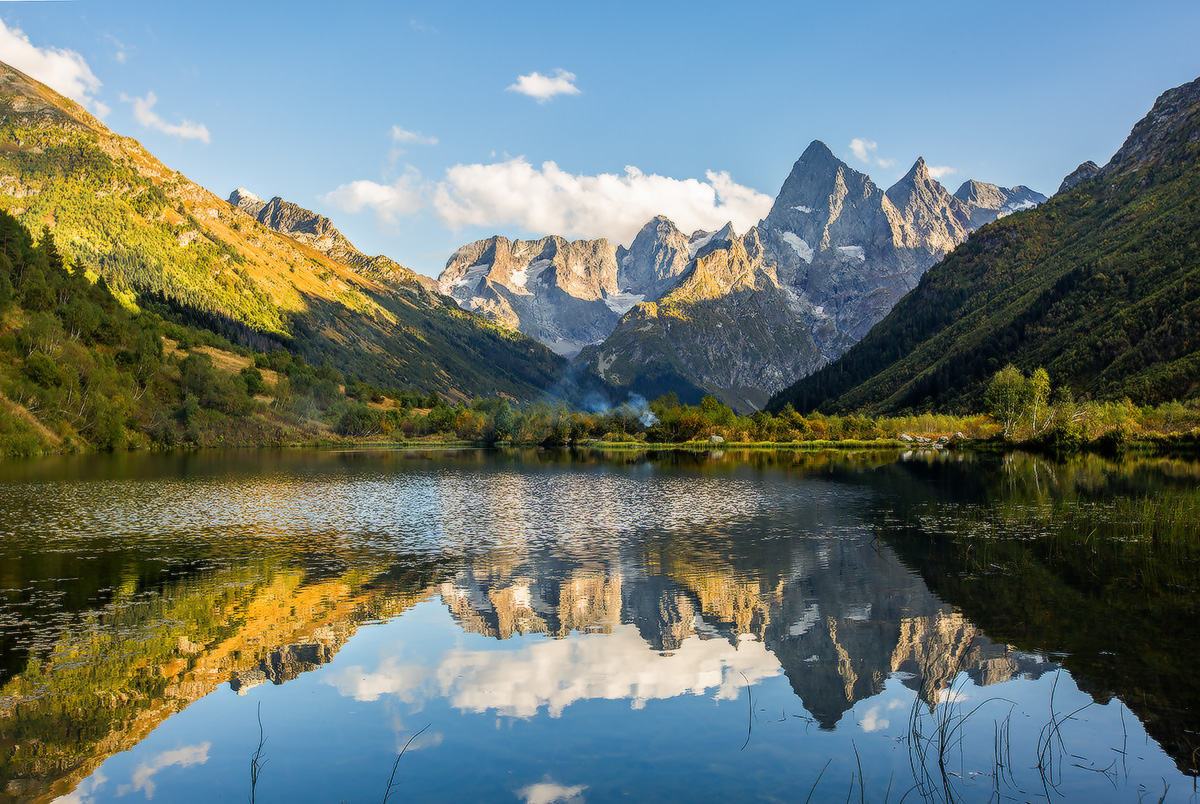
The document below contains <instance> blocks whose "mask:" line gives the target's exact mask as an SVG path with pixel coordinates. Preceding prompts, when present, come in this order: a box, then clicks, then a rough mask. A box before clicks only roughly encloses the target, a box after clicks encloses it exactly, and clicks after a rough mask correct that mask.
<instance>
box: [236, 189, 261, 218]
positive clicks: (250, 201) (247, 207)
mask: <svg viewBox="0 0 1200 804" xmlns="http://www.w3.org/2000/svg"><path fill="white" fill-rule="evenodd" d="M229 203H230V204H231V205H232V206H235V207H237V208H238V209H240V210H242V211H243V212H245V213H246V214H248V215H249V216H250V217H252V218H257V217H258V213H259V212H261V211H262V208H263V207H265V206H266V205H267V202H265V201H263V200H262V199H261V198H259V197H258V196H256V195H255V194H254V193H252V192H250V191H249V190H247V189H246V188H245V187H239V188H237V189H236V190H234V191H233V192H232V193H230V194H229Z"/></svg>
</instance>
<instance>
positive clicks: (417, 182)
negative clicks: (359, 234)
mask: <svg viewBox="0 0 1200 804" xmlns="http://www.w3.org/2000/svg"><path fill="white" fill-rule="evenodd" d="M320 199H321V200H322V201H324V202H326V203H328V204H332V205H333V206H335V207H337V208H338V209H340V210H343V211H345V212H361V211H362V210H363V209H364V208H369V209H373V210H374V211H375V214H376V215H378V216H379V217H380V219H382V220H384V221H386V222H388V223H391V222H393V221H395V220H396V218H399V217H403V216H405V215H411V214H412V213H414V212H417V211H418V210H420V209H422V208H423V207H425V206H426V205H427V202H426V200H425V189H424V183H423V182H422V181H421V174H420V173H419V172H417V170H416V168H414V167H412V166H411V165H410V166H409V167H408V169H407V170H406V171H405V173H404V175H403V176H401V177H400V178H399V179H397V180H396V181H394V182H392V183H391V184H379V183H378V182H373V181H367V180H365V179H363V180H359V181H352V182H350V183H349V184H343V185H342V186H340V187H338V188H337V189H336V190H333V191H331V192H328V193H326V194H325V195H323V196H321V197H320Z"/></svg>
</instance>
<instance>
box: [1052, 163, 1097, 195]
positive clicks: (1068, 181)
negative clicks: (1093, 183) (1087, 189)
mask: <svg viewBox="0 0 1200 804" xmlns="http://www.w3.org/2000/svg"><path fill="white" fill-rule="evenodd" d="M1099 175H1100V166H1099V165H1097V164H1096V163H1095V162H1093V161H1092V160H1090V159H1089V160H1088V161H1086V162H1084V163H1083V164H1082V165H1080V166H1079V167H1077V168H1075V169H1074V170H1072V171H1071V173H1070V174H1069V175H1068V176H1067V177H1066V178H1065V179H1063V180H1062V184H1060V185H1058V190H1057V191H1056V193H1055V194H1056V195H1057V194H1058V193H1065V192H1066V191H1067V190H1070V189H1071V188H1072V187H1074V186H1075V185H1077V184H1081V183H1083V182H1085V181H1088V180H1089V179H1094V178H1096V177H1097V176H1099Z"/></svg>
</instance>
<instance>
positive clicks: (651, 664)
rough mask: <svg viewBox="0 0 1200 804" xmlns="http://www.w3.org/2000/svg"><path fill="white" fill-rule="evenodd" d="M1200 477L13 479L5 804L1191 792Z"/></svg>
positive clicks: (995, 464)
mask: <svg viewBox="0 0 1200 804" xmlns="http://www.w3.org/2000/svg"><path fill="white" fill-rule="evenodd" d="M1198 531H1200V465H1198V464H1196V463H1190V462H1184V461H1172V460H1160V459H1137V458H1129V459H1126V460H1124V461H1121V462H1114V461H1109V460H1105V459H1102V458H1099V457H1095V456H1085V457H1080V458H1076V459H1072V460H1069V461H1066V462H1054V461H1050V460H1047V459H1044V458H1038V457H1033V456H1028V455H1021V454H1014V455H1005V456H999V455H995V456H993V455H971V454H959V453H947V452H924V453H904V454H901V453H894V452H887V453H861V454H842V453H803V452H769V451H750V452H733V451H730V452H725V453H722V452H712V453H705V454H693V453H677V452H661V453H653V452H651V453H645V452H610V453H600V452H586V451H579V452H569V451H558V452H554V451H550V452H547V451H531V450H527V451H484V450H459V451H445V452H436V451H386V450H379V451H347V452H337V451H300V450H293V451H269V450H263V451H244V452H227V453H220V452H212V453H198V454H174V455H137V454H118V455H93V456H72V457H62V458H50V459H44V460H36V461H27V462H7V463H2V464H0V800H3V801H53V800H57V801H64V802H66V801H71V802H99V801H116V800H121V801H124V802H129V801H134V802H136V801H143V800H146V801H160V802H214V801H256V802H275V801H287V802H296V801H327V802H340V801H347V802H358V801H389V800H390V801H393V802H399V801H497V802H524V803H525V804H554V803H555V802H570V803H571V804H577V803H578V802H608V801H679V802H702V801H714V802H717V801H721V802H728V801H766V802H771V801H805V800H811V801H838V802H844V801H847V800H852V801H873V802H882V801H892V802H899V801H902V800H903V801H908V802H912V801H931V802H951V801H971V802H974V801H978V802H988V801H1007V800H1017V801H1038V800H1042V801H1055V800H1064V801H1074V800H1088V801H1089V802H1105V801H1114V802H1115V801H1121V802H1128V801H1135V800H1145V801H1160V800H1165V801H1194V800H1196V798H1197V794H1196V774H1197V769H1198V767H1200V672H1198V671H1197V669H1196V668H1197V660H1198V659H1200V561H1198V559H1200V533H1198Z"/></svg>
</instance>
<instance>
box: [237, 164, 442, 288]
mask: <svg viewBox="0 0 1200 804" xmlns="http://www.w3.org/2000/svg"><path fill="white" fill-rule="evenodd" d="M229 203H230V205H232V206H235V207H237V208H238V209H240V210H242V211H243V212H245V213H246V214H248V215H250V217H252V218H254V219H255V220H257V221H258V222H259V223H261V224H262V225H263V226H265V227H267V228H268V229H271V230H272V231H275V232H279V233H280V234H283V235H287V236H288V237H290V238H292V239H293V240H298V241H300V242H301V243H303V244H304V245H306V246H308V247H309V248H312V249H315V250H317V251H319V252H321V253H322V254H324V255H325V256H327V257H329V258H330V259H333V260H336V261H338V262H340V263H341V264H342V265H348V266H349V267H351V268H353V269H354V270H355V271H357V272H358V273H359V274H361V275H363V276H365V277H368V278H370V279H375V280H377V281H381V282H388V283H391V284H401V285H412V284H416V285H419V286H421V287H423V288H425V289H426V290H433V289H435V288H436V283H435V282H434V281H433V280H432V279H430V278H429V277H427V276H422V275H420V274H418V273H416V272H414V271H412V270H409V269H408V268H405V267H404V266H403V265H401V264H400V263H398V262H396V261H395V260H393V259H392V258H390V257H385V256H383V255H379V256H375V257H368V256H367V255H366V254H363V253H362V252H361V251H359V250H358V249H357V248H355V247H354V244H353V243H351V242H350V241H349V240H347V239H346V236H345V235H343V234H342V233H341V232H340V231H338V229H337V227H336V226H334V225H333V222H332V221H330V220H329V218H326V217H325V216H324V215H319V214H317V213H316V212H313V211H312V210H311V209H305V208H304V207H302V206H300V205H298V204H294V203H292V202H291V201H284V200H283V199H282V198H280V197H279V196H275V197H274V198H272V199H271V200H270V201H263V200H262V199H261V198H259V197H258V196H257V195H255V194H254V193H252V192H250V191H249V190H247V189H245V188H244V187H239V188H237V189H236V190H234V191H233V192H232V193H230V194H229Z"/></svg>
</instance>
